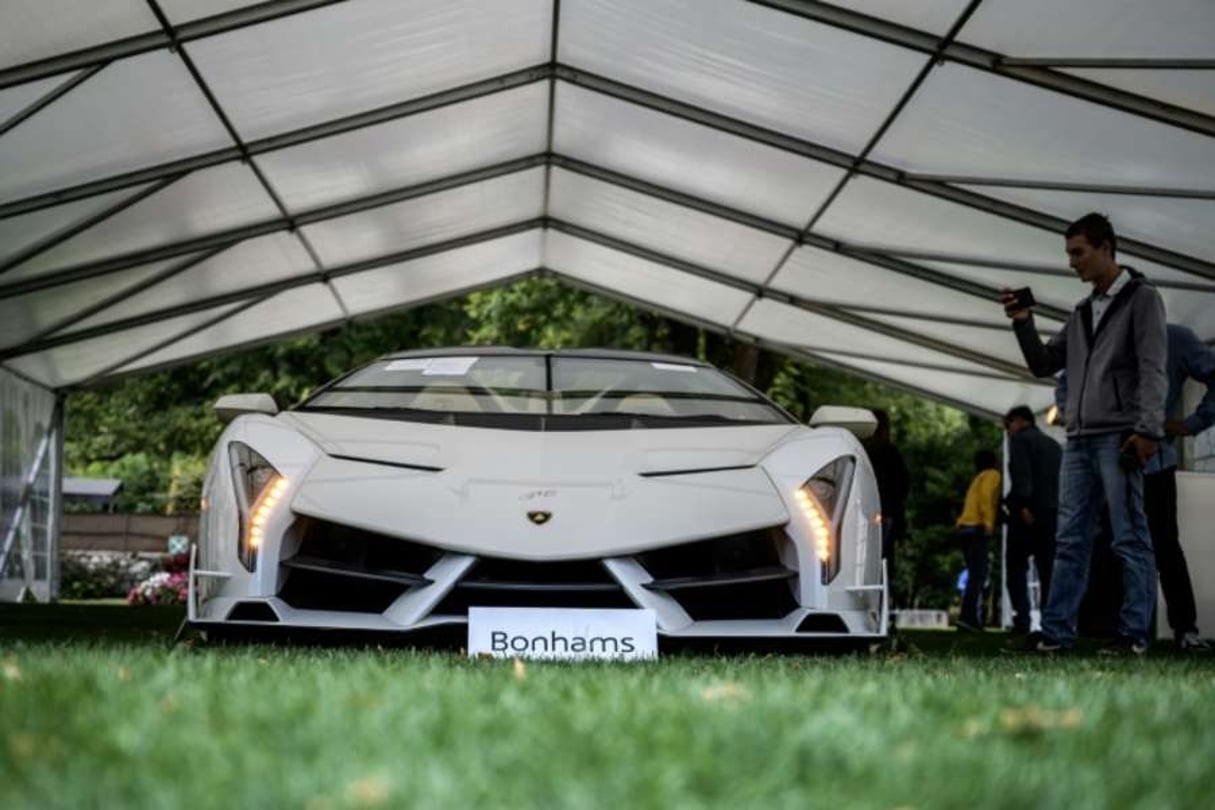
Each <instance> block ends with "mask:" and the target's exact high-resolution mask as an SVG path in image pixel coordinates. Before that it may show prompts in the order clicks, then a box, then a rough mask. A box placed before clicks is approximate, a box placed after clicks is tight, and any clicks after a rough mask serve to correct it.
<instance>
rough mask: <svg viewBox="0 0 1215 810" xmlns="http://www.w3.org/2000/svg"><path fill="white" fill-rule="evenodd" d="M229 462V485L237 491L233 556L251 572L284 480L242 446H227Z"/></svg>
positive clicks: (279, 498)
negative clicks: (237, 525) (230, 472)
mask: <svg viewBox="0 0 1215 810" xmlns="http://www.w3.org/2000/svg"><path fill="white" fill-rule="evenodd" d="M228 458H229V459H230V461H231V462H232V483H233V484H234V486H235V488H236V508H237V511H238V512H239V513H240V527H239V536H238V537H237V541H236V556H237V557H238V558H240V562H241V565H243V566H245V568H246V569H248V570H249V571H252V570H253V569H254V568H256V567H257V552H258V549H260V548H261V546H262V541H263V540H264V539H265V527H266V521H267V520H269V519H270V515H271V514H272V513H273V512H274V508H275V507H276V506H277V505H278V502H279V501H280V500H281V499H282V497H283V493H284V492H286V490H287V479H286V478H283V476H282V475H280V474H279V472H278V470H276V469H274V466H273V465H271V464H270V462H269V461H266V459H265V458H264V457H262V455H261V454H259V453H258V452H257V451H256V450H254V449H253V448H252V447H250V446H249V445H247V444H244V443H242V442H232V443H231V444H229V445H228Z"/></svg>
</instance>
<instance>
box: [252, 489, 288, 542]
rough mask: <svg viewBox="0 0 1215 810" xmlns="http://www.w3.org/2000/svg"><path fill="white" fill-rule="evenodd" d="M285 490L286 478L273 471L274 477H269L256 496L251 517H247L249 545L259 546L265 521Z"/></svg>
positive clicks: (262, 537)
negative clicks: (266, 484) (267, 483)
mask: <svg viewBox="0 0 1215 810" xmlns="http://www.w3.org/2000/svg"><path fill="white" fill-rule="evenodd" d="M286 491H287V479H286V478H283V477H282V476H281V475H279V474H277V473H275V475H274V477H273V478H271V479H270V483H269V485H268V486H267V487H266V488H265V489H263V490H262V493H261V494H260V495H258V496H257V500H256V501H254V503H253V517H251V518H250V519H249V545H250V547H252V548H254V549H257V548H261V545H262V540H263V539H264V535H265V525H266V521H267V520H268V519H269V518H270V515H271V513H272V512H274V507H275V506H276V505H278V502H279V501H280V500H281V499H282V497H283V493H284V492H286Z"/></svg>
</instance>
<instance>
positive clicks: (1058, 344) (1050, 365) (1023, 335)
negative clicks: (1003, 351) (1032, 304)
mask: <svg viewBox="0 0 1215 810" xmlns="http://www.w3.org/2000/svg"><path fill="white" fill-rule="evenodd" d="M1020 311H1021V312H1022V313H1024V314H1025V317H1024V318H1018V317H1017V316H1016V314H1010V316H1009V317H1011V318H1012V319H1013V333H1014V334H1015V335H1016V336H1017V345H1019V346H1020V347H1021V354H1022V356H1023V357H1025V365H1027V366H1028V367H1029V370H1030V371H1032V372H1033V373H1034V376H1035V377H1049V376H1051V375H1052V374H1054V373H1055V372H1057V371H1059V369H1061V368H1063V367H1064V366H1066V365H1067V325H1066V324H1064V326H1063V328H1062V329H1060V330H1059V332H1058V334H1056V335H1054V336H1052V337H1051V339H1050V340H1049V341H1047V342H1046V343H1043V342H1042V338H1041V337H1039V335H1038V327H1037V326H1036V325H1035V324H1034V316H1033V313H1031V312H1030V311H1029V310H1020Z"/></svg>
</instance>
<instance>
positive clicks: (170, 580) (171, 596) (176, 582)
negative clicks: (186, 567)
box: [127, 571, 189, 605]
mask: <svg viewBox="0 0 1215 810" xmlns="http://www.w3.org/2000/svg"><path fill="white" fill-rule="evenodd" d="M188 578H189V576H188V574H187V573H186V572H185V571H175V572H173V573H169V572H168V571H160V572H158V573H155V574H153V575H152V576H150V577H148V578H147V579H145V580H144V581H143V582H141V583H139V584H138V585H136V586H135V587H134V588H132V589H131V592H130V593H128V594H127V603H128V604H131V605H183V604H185V602H186V590H187V585H186V582H187V579H188Z"/></svg>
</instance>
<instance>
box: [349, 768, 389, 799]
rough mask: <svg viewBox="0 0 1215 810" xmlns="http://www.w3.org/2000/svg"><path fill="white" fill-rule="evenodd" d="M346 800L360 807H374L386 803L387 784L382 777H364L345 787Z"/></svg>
mask: <svg viewBox="0 0 1215 810" xmlns="http://www.w3.org/2000/svg"><path fill="white" fill-rule="evenodd" d="M346 798H348V799H349V800H350V801H351V802H353V803H355V804H357V805H359V806H360V807H376V806H378V805H381V804H384V803H385V802H386V801H388V783H387V782H385V781H384V777H382V776H364V777H363V778H362V779H356V780H355V781H353V782H351V783H350V784H349V785H348V786H347V787H346Z"/></svg>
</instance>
